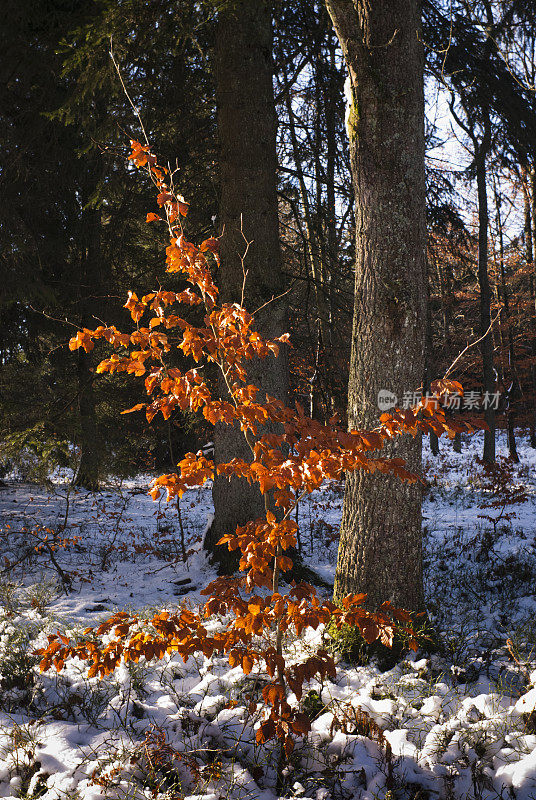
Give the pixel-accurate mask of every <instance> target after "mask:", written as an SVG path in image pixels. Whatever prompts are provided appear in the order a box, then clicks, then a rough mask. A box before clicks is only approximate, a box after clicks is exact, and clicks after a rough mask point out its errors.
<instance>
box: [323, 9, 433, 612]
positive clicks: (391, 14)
mask: <svg viewBox="0 0 536 800" xmlns="http://www.w3.org/2000/svg"><path fill="white" fill-rule="evenodd" d="M326 3H327V7H328V11H329V13H330V15H331V17H332V20H333V23H334V26H335V30H336V32H337V35H338V38H339V41H340V43H341V46H342V49H343V53H344V57H345V60H346V64H347V67H348V71H349V75H350V92H351V105H350V108H349V109H348V117H347V123H348V133H349V137H350V149H351V158H352V172H353V182H354V189H355V198H356V283H355V306H354V326H353V337H352V355H351V362H350V382H349V398H348V417H349V424H350V427H356V428H363V427H365V428H370V427H374V426H375V425H376V424H377V422H378V417H379V413H380V412H379V409H378V393H379V392H380V390H382V389H387V390H389V391H392V392H394V393H395V394H396V395H397V396H398V399H399V403H400V402H401V400H402V397H403V395H404V392H406V391H413V390H415V389H417V388H418V387H419V386H420V385H421V381H422V377H423V371H424V339H425V331H426V261H425V248H426V224H425V184H424V98H423V49H422V45H421V40H420V35H419V30H420V3H419V2H418V1H417V0H389V2H387V1H386V0H376V2H374V3H369V2H365V0H326ZM391 454H393V455H394V454H396V456H398V457H402V458H405V459H406V461H407V463H408V466H409V467H410V469H412V470H416V471H418V470H419V469H420V466H421V441H420V439H419V438H416V439H413V438H411V437H408V438H404V439H403V440H399V441H398V442H397V444H396V446H395V447H393V448H392V450H391ZM421 499H422V498H421V488H420V486H419V485H409V484H406V483H402V482H400V481H399V480H396V479H392V478H385V477H383V476H372V477H371V476H369V475H366V474H364V473H361V472H358V473H356V474H352V475H348V477H347V483H346V492H345V498H344V509H343V521H342V528H341V541H340V546H339V556H338V561H337V571H336V577H335V599H336V600H340V598H341V597H343V596H344V595H345V594H347V593H348V592H361V591H363V592H367V594H368V601H367V602H368V605H369V607H376V606H378V605H379V604H380V603H381V602H382V601H384V600H391V601H393V602H394V603H396V604H397V605H401V606H404V607H406V608H408V609H410V610H414V611H416V610H420V609H422V606H423V586H422V534H421Z"/></svg>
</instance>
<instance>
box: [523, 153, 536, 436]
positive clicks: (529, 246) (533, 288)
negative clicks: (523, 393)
mask: <svg viewBox="0 0 536 800" xmlns="http://www.w3.org/2000/svg"><path fill="white" fill-rule="evenodd" d="M525 178H526V180H525V181H524V183H523V194H524V200H525V252H526V259H527V268H528V270H529V291H530V302H531V319H532V367H531V373H532V398H531V406H530V408H529V409H528V413H529V431H530V446H531V447H534V448H536V270H535V267H534V249H535V246H536V224H535V223H536V195H535V190H536V168H535V169H534V170H533V171H532V174H531V171H530V170H529V169H527V170H526V172H525ZM531 189H532V192H531ZM531 194H532V198H531ZM531 199H532V206H531ZM533 235H534V243H533V238H532V237H533ZM533 244H534V246H533Z"/></svg>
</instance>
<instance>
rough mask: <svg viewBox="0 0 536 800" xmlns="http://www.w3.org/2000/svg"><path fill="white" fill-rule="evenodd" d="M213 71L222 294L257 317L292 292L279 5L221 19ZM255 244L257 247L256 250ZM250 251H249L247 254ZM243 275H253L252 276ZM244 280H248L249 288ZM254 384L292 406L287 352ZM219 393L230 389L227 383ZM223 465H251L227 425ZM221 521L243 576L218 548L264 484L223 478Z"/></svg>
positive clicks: (271, 312)
mask: <svg viewBox="0 0 536 800" xmlns="http://www.w3.org/2000/svg"><path fill="white" fill-rule="evenodd" d="M216 36H217V40H216V46H215V57H214V71H215V79H216V100H217V105H218V133H219V139H220V168H221V199H220V218H219V224H220V226H221V228H222V230H223V231H224V234H223V237H222V240H221V247H220V252H221V260H222V264H221V269H220V272H219V275H218V280H219V286H220V291H221V297H222V299H223V300H225V301H233V302H241V300H242V290H243V287H244V286H245V290H244V298H243V299H244V304H245V306H246V308H248V310H249V311H252V312H254V311H255V310H256V309H257V308H259V307H260V306H262V305H263V304H265V303H266V302H268V301H270V300H271V299H272V298H274V297H275V298H277V296H278V295H280V294H281V293H282V292H283V291H284V280H283V276H282V272H281V251H280V245H279V227H278V205H277V193H276V167H277V161H276V129H277V120H276V115H275V106H274V97H273V86H272V31H271V17H270V7H269V4H268V3H267V2H264V0H233V1H232V2H229V3H225V4H224V5H223V7H222V8H221V10H220V11H219V14H218V22H217V32H216ZM247 243H249V245H248V244H247ZM246 249H247V252H246ZM244 270H246V271H247V276H246V278H245V275H244ZM244 278H245V283H244ZM256 323H257V328H258V329H259V330H260V331H261V332H262V333H263V334H264V335H266V336H278V335H280V334H281V333H284V332H285V329H286V303H285V300H284V299H275V300H273V301H272V302H271V303H270V304H269V305H268V306H267V307H266V308H265V309H263V310H262V311H261V312H260V313H259V314H257V315H256ZM249 374H250V380H251V382H252V383H255V384H256V385H257V386H259V387H260V388H261V389H262V391H264V392H267V393H268V394H271V395H274V396H276V397H279V398H282V399H286V393H287V363H286V358H285V353H284V352H282V354H281V355H280V357H279V358H278V359H274V358H272V357H270V358H269V359H267V360H264V361H262V362H260V363H253V364H252V365H251V368H250V371H249ZM219 388H220V390H221V391H222V392H223V393H225V388H226V387H225V385H224V384H223V383H222V380H221V379H220V387H219ZM214 445H215V461H216V463H220V462H223V461H228V460H230V459H231V458H233V457H242V458H250V457H251V454H250V451H249V449H248V447H247V445H246V443H245V441H244V438H243V435H242V434H241V433H240V431H239V430H237V429H236V428H231V427H228V426H219V427H218V428H217V430H216V432H215V441H214ZM213 498H214V521H213V523H212V525H211V527H210V530H209V531H208V533H207V535H206V537H205V542H204V546H205V549H206V550H207V551H208V552H209V553H210V554H211V555H212V556H213V557H214V559H215V560H216V562H217V563H218V567H219V570H220V572H232V571H234V570H235V569H236V566H237V558H236V553H230V552H229V551H228V550H227V548H226V547H221V546H218V545H217V542H218V540H219V539H220V538H221V537H222V536H223V535H224V534H225V533H229V532H230V531H234V530H235V529H236V526H237V525H240V524H243V523H245V522H246V521H247V520H250V519H257V518H259V517H261V516H264V514H265V508H264V501H263V498H262V496H261V494H260V492H259V490H258V488H257V487H256V486H249V485H248V484H247V482H245V481H243V480H238V479H236V478H233V479H232V480H231V481H230V482H228V481H227V480H226V479H222V478H216V480H215V482H214V489H213Z"/></svg>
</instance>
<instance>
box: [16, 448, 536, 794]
mask: <svg viewBox="0 0 536 800" xmlns="http://www.w3.org/2000/svg"><path fill="white" fill-rule="evenodd" d="M499 451H500V452H502V453H503V454H504V452H505V442H504V438H503V437H502V436H501V437H500V447H499ZM480 452H481V442H480V440H479V437H478V436H475V437H474V438H473V439H472V440H471V441H470V442H468V443H464V447H463V452H462V454H461V455H458V454H456V453H454V452H453V450H452V447H451V445H450V443H448V442H446V443H443V442H442V443H441V453H440V455H439V456H438V457H436V458H434V457H432V456H431V455H430V453H429V451H427V452H426V453H425V467H426V469H425V475H426V477H427V479H428V481H429V484H430V485H429V488H428V489H427V492H426V500H425V506H424V548H425V585H426V593H427V601H428V611H429V616H430V618H431V621H432V622H433V624H434V626H435V628H436V630H437V631H438V634H439V642H440V648H439V649H438V650H437V652H435V653H433V654H430V653H427V652H425V651H420V652H418V653H416V654H415V653H412V654H410V655H404V656H402V657H401V659H400V660H399V661H398V663H397V664H396V665H395V666H394V667H391V668H390V669H386V668H385V664H383V665H382V664H381V663H379V662H378V661H374V659H373V660H372V661H369V663H367V664H363V665H357V664H355V663H354V664H352V663H350V662H348V661H346V660H344V658H342V657H340V656H339V657H338V665H337V676H336V678H335V680H333V681H328V680H326V681H325V682H324V683H323V685H320V684H318V683H314V682H313V683H311V685H310V686H309V687H308V688H307V690H306V694H305V695H304V697H305V699H304V700H302V705H303V707H304V709H305V710H306V711H307V712H308V713H309V714H310V716H311V718H312V720H313V722H312V731H311V733H309V734H308V735H307V737H304V738H303V739H302V740H299V741H298V742H297V746H296V749H295V751H294V753H293V754H292V756H291V757H290V758H289V759H288V762H287V764H286V767H285V771H284V772H285V785H284V786H283V787H282V788H281V789H279V790H276V789H275V788H274V787H275V765H276V748H275V745H274V744H273V743H268V744H267V745H257V744H256V743H255V730H256V728H257V727H258V725H259V722H260V719H261V715H262V712H263V705H262V697H261V696H260V691H261V689H262V686H263V678H264V676H263V675H262V674H255V673H252V674H251V675H249V676H247V677H245V676H244V675H243V674H242V672H241V670H240V669H239V668H234V669H231V668H230V667H229V664H228V663H227V661H226V659H224V658H219V657H214V658H212V659H210V660H208V659H206V658H203V657H199V658H193V657H190V659H189V660H188V661H187V663H183V662H182V660H181V659H177V658H175V657H168V658H166V659H164V660H163V661H160V662H151V663H146V662H145V661H141V662H140V663H138V664H136V665H132V664H130V665H129V666H128V668H127V667H124V666H122V667H120V668H119V669H118V670H117V671H116V672H115V673H114V674H113V675H111V676H108V677H107V678H105V679H102V680H99V679H97V678H93V679H88V678H87V676H86V669H87V668H86V667H85V665H84V664H83V663H81V662H79V661H78V660H73V661H71V662H68V663H67V664H66V666H65V668H64V669H63V671H62V672H61V673H60V674H57V673H56V672H55V670H50V671H47V672H44V673H40V672H39V666H38V658H37V656H36V655H35V649H36V648H37V647H39V646H43V645H44V644H45V643H46V635H47V633H54V632H56V631H58V630H60V631H62V632H64V633H66V634H67V635H69V636H75V635H76V634H77V633H80V632H81V631H83V630H84V629H85V628H87V627H88V626H92V625H95V624H98V623H99V622H100V621H102V620H105V619H107V618H109V617H110V616H111V614H112V612H114V611H116V610H126V611H133V610H135V611H136V612H138V613H140V614H141V615H147V616H150V615H151V614H152V613H153V612H154V611H155V610H156V609H162V608H167V609H172V608H174V607H176V606H177V605H178V604H179V603H181V602H186V603H188V604H189V605H191V606H195V605H197V604H200V603H201V602H203V600H204V598H203V597H202V596H201V594H200V591H201V590H202V589H203V587H205V586H207V584H208V583H209V582H210V580H211V579H212V578H213V577H214V576H215V573H214V570H213V568H212V567H211V566H210V565H209V564H208V562H207V560H206V558H205V556H204V554H203V551H202V549H201V541H202V536H203V532H204V530H206V526H207V522H208V520H209V519H210V513H211V496H210V488H209V487H206V488H205V489H203V490H196V491H190V492H188V493H187V494H186V495H185V496H184V497H183V499H182V502H181V509H182V520H183V530H184V541H185V548H186V550H187V552H188V558H187V561H186V562H184V561H183V560H182V550H181V546H180V532H179V531H180V529H179V523H178V518H177V509H176V507H175V505H174V504H169V505H167V504H166V503H165V502H161V503H154V502H153V501H152V500H151V499H150V497H149V496H148V495H147V493H146V490H147V484H148V482H149V480H150V478H151V476H140V477H139V478H137V479H136V480H132V481H123V482H115V483H114V482H110V484H109V486H108V487H107V488H106V489H105V490H103V491H101V492H99V493H97V494H90V493H87V492H84V491H76V492H75V491H74V490H72V489H70V488H69V486H68V484H67V483H66V482H62V480H61V476H56V481H55V482H52V483H51V484H50V485H49V486H48V487H40V486H36V485H29V484H25V483H23V482H17V481H15V480H13V481H10V482H8V486H7V488H4V489H2V490H0V530H1V533H2V535H1V538H0V797H21V798H26V799H27V800H30V798H44V800H60V798H83V800H90V798H91V800H93V798H95V800H96V798H102V797H104V796H106V797H110V798H133V799H134V798H151V797H152V798H159V797H162V798H163V797H167V798H179V797H181V798H185V797H187V798H189V800H194V798H195V800H219V798H233V799H234V798H236V800H248V799H251V800H257V798H259V799H261V800H274V798H275V797H279V798H314V799H315V800H329V799H330V798H331V799H332V800H350V799H351V798H359V799H360V800H373V798H374V799H375V800H395V798H396V800H434V799H435V798H445V800H458V798H459V799H460V800H461V798H474V800H488V798H493V799H496V798H501V800H525V799H526V800H530V799H532V800H536V596H535V595H536V451H535V450H531V449H530V448H529V447H528V445H527V443H526V441H525V440H523V439H521V440H520V447H519V453H520V458H521V462H520V464H519V465H516V466H514V467H512V468H511V469H507V470H506V472H505V475H506V476H507V477H508V480H509V481H510V489H509V490H508V491H509V494H508V495H507V496H506V497H505V499H507V500H509V501H510V502H509V504H507V505H506V506H505V508H504V509H502V514H501V508H500V507H499V508H490V503H491V502H493V501H494V500H496V499H497V491H496V488H495V489H494V488H493V487H492V485H491V484H490V482H489V480H488V479H486V477H485V475H483V471H482V467H481V466H480V465H479V464H478V463H477V460H476V459H477V455H478V454H479V453H480ZM512 486H514V487H516V491H515V492H513V493H512V488H511V487H512ZM342 494H343V489H342V485H341V484H338V483H331V484H329V485H327V486H326V487H325V488H324V489H323V490H321V491H318V492H314V493H313V494H312V495H311V497H310V499H309V501H308V502H307V503H302V504H301V506H300V509H299V520H300V539H301V549H302V553H303V556H304V559H305V561H306V563H309V564H310V565H311V566H313V567H314V569H315V570H316V571H317V572H318V573H319V574H321V575H322V577H323V578H324V579H325V580H326V581H327V582H332V581H333V575H334V570H335V563H336V555H337V534H338V525H339V521H340V516H341V504H342ZM503 494H504V492H503ZM514 515H515V516H514ZM486 517H487V518H486ZM47 528H48V529H49V531H48V532H47V530H46V529H47ZM46 536H48V538H45V537H46ZM58 538H61V539H66V540H68V541H67V544H66V546H65V547H63V548H59V549H55V550H52V551H51V550H50V544H51V543H52V542H53V540H55V539H58ZM36 547H37V550H36ZM51 553H52V555H51ZM52 558H53V559H55V561H56V566H55V565H54V564H53V563H52V561H51V559H52ZM319 591H320V592H321V591H322V590H319ZM213 624H214V625H217V624H218V621H217V620H213ZM320 637H321V632H320V633H318V632H317V633H316V634H315V635H311V636H304V637H303V639H301V640H298V641H296V640H294V641H292V640H290V639H289V640H288V641H286V642H285V647H286V648H287V649H288V651H289V653H295V654H296V656H299V653H300V652H303V651H307V650H308V651H310V650H311V648H314V647H315V646H317V644H318V641H319V638H320ZM359 710H361V711H362V712H366V715H368V718H370V719H371V720H372V721H373V722H374V723H376V726H374V725H368V727H367V726H366V725H365V728H366V729H364V728H363V724H362V720H363V715H362V714H359V713H358V712H359ZM366 715H365V718H367V716H366ZM380 728H381V729H382V730H383V732H384V734H383V736H382V735H381V734H380V735H379V734H378V730H379V729H380ZM387 743H388V745H389V746H387Z"/></svg>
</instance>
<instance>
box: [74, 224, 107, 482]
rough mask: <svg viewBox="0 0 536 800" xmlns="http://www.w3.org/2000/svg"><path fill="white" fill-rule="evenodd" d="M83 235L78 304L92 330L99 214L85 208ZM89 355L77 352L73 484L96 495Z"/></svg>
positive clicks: (97, 276) (98, 273) (96, 449)
mask: <svg viewBox="0 0 536 800" xmlns="http://www.w3.org/2000/svg"><path fill="white" fill-rule="evenodd" d="M82 228H83V234H84V235H85V236H86V237H87V244H86V247H85V252H84V253H83V254H82V262H83V263H82V269H81V274H80V283H81V285H80V294H79V302H80V307H81V325H82V327H93V326H92V322H93V316H92V310H94V309H93V308H92V307H93V305H94V301H92V300H91V299H90V298H89V297H88V293H89V292H90V287H91V290H92V293H93V291H94V289H95V287H96V286H98V285H99V283H100V278H101V259H102V253H101V212H100V210H98V209H88V210H86V211H84V212H83V215H82ZM91 364H92V359H91V356H90V355H89V354H87V353H85V352H84V351H83V350H82V349H80V350H79V351H78V353H77V369H76V374H77V378H78V393H79V395H78V396H79V402H78V413H79V419H80V450H81V455H80V464H79V465H78V470H77V473H76V476H75V478H74V485H75V486H81V487H83V488H84V489H89V490H90V491H92V492H95V491H97V490H98V488H99V471H100V447H99V436H98V429H97V417H96V413H95V393H94V389H93V378H94V371H93V370H92V369H91Z"/></svg>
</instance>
